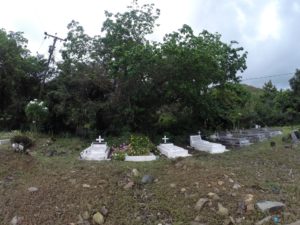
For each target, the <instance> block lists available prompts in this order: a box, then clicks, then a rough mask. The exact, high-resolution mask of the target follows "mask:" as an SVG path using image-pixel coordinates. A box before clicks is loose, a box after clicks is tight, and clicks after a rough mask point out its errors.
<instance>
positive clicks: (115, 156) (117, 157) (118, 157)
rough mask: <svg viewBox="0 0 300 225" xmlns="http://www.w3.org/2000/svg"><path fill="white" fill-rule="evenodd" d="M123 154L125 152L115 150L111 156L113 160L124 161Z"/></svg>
mask: <svg viewBox="0 0 300 225" xmlns="http://www.w3.org/2000/svg"><path fill="white" fill-rule="evenodd" d="M125 156H126V153H125V152H120V151H116V152H113V153H112V156H111V158H112V159H113V160H119V161H124V160H125Z"/></svg>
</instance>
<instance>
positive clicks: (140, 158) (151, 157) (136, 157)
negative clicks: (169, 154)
mask: <svg viewBox="0 0 300 225" xmlns="http://www.w3.org/2000/svg"><path fill="white" fill-rule="evenodd" d="M156 159H157V157H156V156H155V155H154V154H152V153H151V154H150V155H134V156H129V155H126V156H125V161H129V162H147V161H154V160H156Z"/></svg>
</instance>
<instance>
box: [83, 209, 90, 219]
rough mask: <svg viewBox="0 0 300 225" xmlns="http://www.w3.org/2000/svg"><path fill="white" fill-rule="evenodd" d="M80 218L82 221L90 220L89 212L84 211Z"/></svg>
mask: <svg viewBox="0 0 300 225" xmlns="http://www.w3.org/2000/svg"><path fill="white" fill-rule="evenodd" d="M82 218H83V219H84V220H88V219H89V218H90V214H89V212H88V211H85V212H84V213H83V214H82Z"/></svg>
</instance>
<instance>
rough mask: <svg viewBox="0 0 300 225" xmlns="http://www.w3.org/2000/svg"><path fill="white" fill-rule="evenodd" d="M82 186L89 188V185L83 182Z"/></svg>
mask: <svg viewBox="0 0 300 225" xmlns="http://www.w3.org/2000/svg"><path fill="white" fill-rule="evenodd" d="M82 187H84V188H90V187H91V185H89V184H83V185H82Z"/></svg>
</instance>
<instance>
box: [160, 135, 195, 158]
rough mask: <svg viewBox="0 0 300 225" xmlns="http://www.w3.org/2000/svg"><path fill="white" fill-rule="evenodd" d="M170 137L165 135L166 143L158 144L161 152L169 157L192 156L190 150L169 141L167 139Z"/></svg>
mask: <svg viewBox="0 0 300 225" xmlns="http://www.w3.org/2000/svg"><path fill="white" fill-rule="evenodd" d="M168 139H169V138H167V137H166V136H164V138H163V141H164V143H162V144H159V145H158V146H157V149H158V150H159V151H160V152H161V154H163V155H165V156H167V157H168V158H171V159H173V158H178V157H187V156H191V155H190V154H189V153H188V150H186V149H184V148H181V147H179V146H176V145H174V144H173V143H167V140H168Z"/></svg>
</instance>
